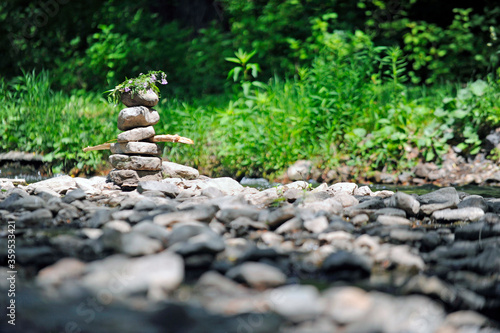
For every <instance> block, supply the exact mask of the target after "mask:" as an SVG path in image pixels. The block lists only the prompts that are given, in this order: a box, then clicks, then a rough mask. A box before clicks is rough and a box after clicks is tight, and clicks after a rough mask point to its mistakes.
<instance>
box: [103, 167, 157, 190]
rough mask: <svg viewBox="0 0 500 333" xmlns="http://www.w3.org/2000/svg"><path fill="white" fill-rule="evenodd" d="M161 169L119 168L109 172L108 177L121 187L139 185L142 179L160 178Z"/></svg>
mask: <svg viewBox="0 0 500 333" xmlns="http://www.w3.org/2000/svg"><path fill="white" fill-rule="evenodd" d="M161 178H162V176H161V171H140V170H137V171H136V170H117V169H113V170H111V171H110V172H109V175H108V179H109V180H110V181H111V182H113V183H115V184H116V185H118V186H121V187H137V185H138V184H139V182H140V181H147V180H156V181H158V180H160V179H161Z"/></svg>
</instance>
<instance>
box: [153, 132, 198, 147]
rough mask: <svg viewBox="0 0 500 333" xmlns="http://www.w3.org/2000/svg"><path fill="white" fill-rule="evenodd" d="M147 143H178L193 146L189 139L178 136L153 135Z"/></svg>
mask: <svg viewBox="0 0 500 333" xmlns="http://www.w3.org/2000/svg"><path fill="white" fill-rule="evenodd" d="M149 141H151V142H179V143H185V144H188V145H192V144H194V141H193V140H191V139H190V138H185V137H183V136H180V135H178V134H174V135H171V134H165V135H155V136H153V137H152V138H149Z"/></svg>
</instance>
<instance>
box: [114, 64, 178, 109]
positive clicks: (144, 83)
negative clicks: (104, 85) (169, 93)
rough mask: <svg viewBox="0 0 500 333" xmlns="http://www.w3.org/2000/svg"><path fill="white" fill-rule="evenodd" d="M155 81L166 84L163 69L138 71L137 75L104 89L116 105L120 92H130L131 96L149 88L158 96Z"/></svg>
mask: <svg viewBox="0 0 500 333" xmlns="http://www.w3.org/2000/svg"><path fill="white" fill-rule="evenodd" d="M156 82H158V83H160V84H167V83H168V82H167V74H165V73H164V72H163V71H150V72H148V73H147V74H142V73H140V74H139V76H138V77H136V78H132V79H126V80H125V81H123V82H122V83H120V84H119V85H117V86H116V87H114V88H113V89H110V90H108V91H106V92H107V93H108V101H109V102H110V103H114V104H116V105H117V104H118V103H120V101H121V95H122V93H128V92H131V94H132V97H133V96H134V94H138V93H141V92H142V93H144V92H147V91H149V90H150V91H151V92H154V93H156V94H157V95H158V97H160V89H158V87H157V86H156Z"/></svg>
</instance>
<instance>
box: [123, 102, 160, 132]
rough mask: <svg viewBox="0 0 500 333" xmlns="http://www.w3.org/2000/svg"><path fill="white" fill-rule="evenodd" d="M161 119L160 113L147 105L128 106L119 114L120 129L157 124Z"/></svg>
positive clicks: (125, 129)
mask: <svg viewBox="0 0 500 333" xmlns="http://www.w3.org/2000/svg"><path fill="white" fill-rule="evenodd" d="M158 121H160V115H159V114H158V112H157V111H156V110H154V109H150V108H147V107H145V106H135V107H131V108H126V109H123V110H121V111H120V113H119V114H118V129H119V130H120V131H127V130H129V129H132V128H136V127H145V126H150V125H155V124H156V123H158Z"/></svg>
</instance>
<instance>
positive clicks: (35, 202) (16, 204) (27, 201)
mask: <svg viewBox="0 0 500 333" xmlns="http://www.w3.org/2000/svg"><path fill="white" fill-rule="evenodd" d="M14 196H15V194H14ZM45 206H46V202H45V200H43V199H42V198H40V197H38V196H33V195H31V196H27V197H25V198H22V197H21V198H19V200H15V201H13V202H12V204H11V205H10V206H8V208H7V209H10V210H20V209H24V210H29V211H33V210H37V209H40V208H45Z"/></svg>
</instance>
